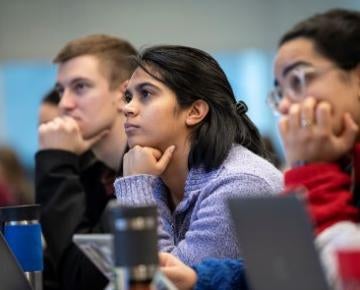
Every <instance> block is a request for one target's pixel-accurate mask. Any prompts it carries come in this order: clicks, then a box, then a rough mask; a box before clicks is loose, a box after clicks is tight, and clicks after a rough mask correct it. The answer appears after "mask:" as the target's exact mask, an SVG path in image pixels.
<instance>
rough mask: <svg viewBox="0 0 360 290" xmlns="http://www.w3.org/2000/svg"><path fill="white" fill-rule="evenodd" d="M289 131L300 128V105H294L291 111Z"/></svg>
mask: <svg viewBox="0 0 360 290" xmlns="http://www.w3.org/2000/svg"><path fill="white" fill-rule="evenodd" d="M288 118H289V130H291V131H295V130H298V129H299V127H300V105H299V104H293V105H292V106H291V107H290V110H289V115H288Z"/></svg>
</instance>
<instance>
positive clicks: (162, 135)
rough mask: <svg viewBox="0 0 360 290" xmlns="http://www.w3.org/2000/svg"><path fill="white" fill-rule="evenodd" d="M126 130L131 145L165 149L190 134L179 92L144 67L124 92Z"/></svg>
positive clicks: (137, 71)
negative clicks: (177, 97)
mask: <svg viewBox="0 0 360 290" xmlns="http://www.w3.org/2000/svg"><path fill="white" fill-rule="evenodd" d="M124 100H125V103H126V104H125V106H124V113H125V116H126V123H125V132H126V134H127V137H128V143H129V146H130V147H133V146H135V145H140V146H148V147H154V148H157V149H159V150H165V149H166V148H167V147H168V146H170V145H172V144H177V142H184V140H185V138H186V137H187V135H188V128H187V126H186V124H185V118H186V110H181V109H180V107H179V105H178V103H177V99H176V95H175V93H174V92H173V91H172V90H171V89H170V88H168V87H167V86H166V85H165V84H164V83H162V82H160V81H159V80H156V79H155V78H153V77H152V76H150V75H149V74H148V73H147V72H145V71H144V70H143V69H142V68H140V67H139V68H137V69H136V70H135V72H134V74H133V75H132V77H131V79H130V80H129V83H128V86H127V90H126V92H125V95H124Z"/></svg>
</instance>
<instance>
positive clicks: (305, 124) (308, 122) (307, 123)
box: [301, 119, 313, 128]
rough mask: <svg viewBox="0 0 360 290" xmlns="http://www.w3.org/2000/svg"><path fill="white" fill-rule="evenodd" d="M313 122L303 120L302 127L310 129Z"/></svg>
mask: <svg viewBox="0 0 360 290" xmlns="http://www.w3.org/2000/svg"><path fill="white" fill-rule="evenodd" d="M312 124H313V123H312V121H310V120H307V119H301V127H302V128H309V127H311V126H312Z"/></svg>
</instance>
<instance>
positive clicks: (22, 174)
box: [0, 145, 34, 205]
mask: <svg viewBox="0 0 360 290" xmlns="http://www.w3.org/2000/svg"><path fill="white" fill-rule="evenodd" d="M0 184H1V188H2V192H4V193H3V194H2V195H3V196H4V197H3V203H4V205H7V204H8V205H9V204H12V205H20V204H29V203H33V202H34V191H33V185H32V183H31V181H30V180H29V178H28V177H27V175H26V170H25V168H24V166H23V164H21V161H20V159H19V157H18V155H17V153H16V152H15V151H14V150H13V149H12V148H11V147H8V146H4V145H3V146H0Z"/></svg>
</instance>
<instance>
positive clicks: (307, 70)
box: [266, 65, 337, 114]
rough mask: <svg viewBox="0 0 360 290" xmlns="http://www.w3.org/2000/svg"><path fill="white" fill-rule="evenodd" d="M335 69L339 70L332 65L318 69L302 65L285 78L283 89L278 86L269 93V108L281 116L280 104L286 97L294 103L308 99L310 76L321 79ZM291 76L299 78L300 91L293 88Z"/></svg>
mask: <svg viewBox="0 0 360 290" xmlns="http://www.w3.org/2000/svg"><path fill="white" fill-rule="evenodd" d="M333 69H337V67H336V66H334V65H331V66H328V67H324V68H316V67H314V66H312V65H301V66H298V67H296V68H294V69H293V70H291V71H290V72H289V73H288V74H287V75H286V76H285V78H284V84H283V86H282V88H281V86H280V85H277V86H275V87H274V88H273V89H272V90H271V91H270V92H269V94H268V96H267V99H266V101H267V104H268V106H269V107H270V108H271V109H272V111H273V112H274V113H275V114H279V113H280V112H279V104H280V102H281V101H282V100H283V99H284V97H287V98H289V99H290V100H292V101H294V102H300V101H302V100H303V99H304V98H305V97H306V90H307V89H308V86H309V81H308V75H309V74H312V75H313V76H314V77H315V78H319V77H320V76H322V75H324V74H325V73H327V72H329V71H331V70H333ZM290 76H296V77H297V78H298V80H299V86H300V89H299V90H296V89H294V88H293V87H291V84H290V81H289V79H290V78H289V77H290ZM312 80H315V79H312ZM297 91H298V92H297Z"/></svg>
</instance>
